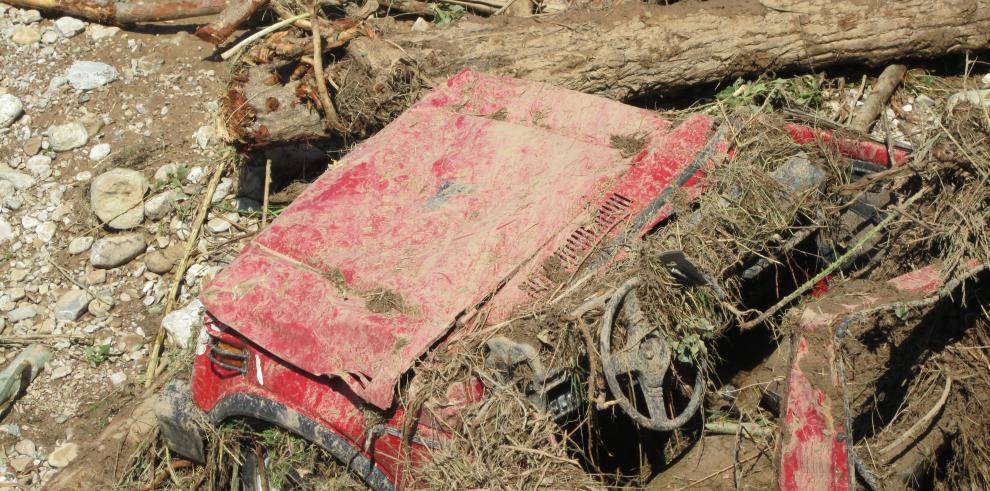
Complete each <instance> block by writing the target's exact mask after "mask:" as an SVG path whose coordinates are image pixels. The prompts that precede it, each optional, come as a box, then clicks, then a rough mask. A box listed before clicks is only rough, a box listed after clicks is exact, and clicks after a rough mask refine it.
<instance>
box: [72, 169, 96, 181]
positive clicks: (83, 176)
mask: <svg viewBox="0 0 990 491" xmlns="http://www.w3.org/2000/svg"><path fill="white" fill-rule="evenodd" d="M92 178H93V173H92V172H90V171H88V170H84V171H82V172H80V173H78V174H76V177H75V180H76V181H79V182H84V181H88V180H90V179H92Z"/></svg>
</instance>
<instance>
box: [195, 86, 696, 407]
mask: <svg viewBox="0 0 990 491" xmlns="http://www.w3.org/2000/svg"><path fill="white" fill-rule="evenodd" d="M706 124H707V123H706ZM669 126H670V123H669V122H667V121H666V120H664V119H662V118H660V117H659V116H658V115H657V114H655V113H652V112H649V111H644V110H640V109H636V108H632V107H629V106H625V105H623V104H620V103H617V102H613V101H609V100H606V99H602V98H599V97H594V96H589V95H585V94H580V93H575V92H571V91H567V90H563V89H557V88H553V87H549V86H545V85H541V84H536V83H531V82H524V81H520V80H514V79H504V78H496V77H490V76H486V75H481V74H477V73H474V72H471V71H464V72H461V73H460V74H458V75H457V76H455V77H454V78H452V79H451V80H449V81H448V82H447V84H446V86H444V87H440V88H438V89H436V90H435V91H433V92H431V93H430V94H429V95H428V96H426V97H425V98H424V99H423V100H421V101H420V102H419V103H417V104H415V105H414V106H413V107H412V108H410V109H409V110H408V111H406V112H405V113H403V114H402V115H401V116H400V117H399V118H397V119H396V120H395V121H394V122H393V123H392V124H390V125H388V126H387V127H386V128H385V129H383V130H382V131H380V132H379V133H378V134H376V135H375V136H374V137H372V138H370V139H368V140H367V141H365V142H364V143H363V144H361V145H360V146H359V147H357V148H356V149H355V150H354V151H352V152H351V153H350V154H348V155H347V157H346V158H345V159H344V160H343V161H341V162H340V163H339V164H338V165H337V166H335V167H334V168H333V169H331V170H329V171H327V172H326V173H325V174H324V175H323V176H322V177H320V178H319V179H318V180H317V181H316V182H314V183H313V184H312V185H310V186H309V188H308V189H307V190H306V192H305V193H303V194H302V195H301V196H300V197H299V198H298V199H296V201H295V202H293V204H292V205H291V206H289V207H288V208H287V209H286V210H285V211H284V212H283V213H282V214H281V215H280V216H279V217H278V218H277V219H276V220H275V221H273V222H272V223H271V225H270V226H269V227H268V228H267V229H266V230H264V231H263V232H262V233H261V234H259V235H258V237H257V238H256V239H255V240H254V241H253V242H252V243H251V244H249V245H248V246H247V247H246V248H245V249H244V250H243V251H242V252H241V253H240V255H239V256H238V257H237V258H236V259H235V260H234V261H233V262H232V263H231V264H230V265H229V266H228V267H227V268H226V269H225V270H224V271H223V272H221V273H220V274H219V275H217V277H216V278H215V279H214V280H213V281H212V282H211V283H210V284H209V285H208V286H207V288H206V289H205V290H204V292H203V294H202V296H201V299H202V302H203V303H204V304H205V305H206V307H207V308H208V310H209V311H210V312H211V313H212V314H213V315H214V316H215V317H216V318H217V319H218V320H219V321H220V322H222V323H223V324H225V325H227V326H228V327H230V328H231V329H233V330H235V331H238V332H239V333H241V334H242V335H244V336H245V337H247V338H248V339H250V340H251V341H252V342H254V343H256V344H258V345H260V346H261V347H262V348H264V349H265V350H267V351H269V352H271V353H272V354H273V355H275V356H277V357H279V358H281V359H283V360H284V361H285V362H287V363H289V364H291V365H294V366H296V367H298V368H300V369H302V370H305V371H307V372H310V373H313V374H316V375H328V376H338V377H341V378H342V379H343V380H345V381H346V382H347V383H348V385H349V386H350V387H351V388H352V389H353V390H354V392H355V393H356V394H357V395H359V396H360V397H362V398H363V399H365V400H367V401H368V402H370V403H372V404H374V405H376V406H379V407H387V406H389V405H390V404H391V402H392V399H393V397H394V386H395V384H396V381H397V380H398V377H399V376H400V375H401V374H402V373H403V372H405V371H406V370H408V369H409V368H410V366H411V365H412V363H413V361H414V360H415V359H416V358H417V357H419V356H420V355H422V354H423V353H424V352H425V351H426V350H427V349H428V348H429V347H430V346H431V345H432V344H433V343H434V342H436V341H437V340H438V339H439V338H440V337H441V336H443V335H444V334H445V333H447V332H448V330H449V329H450V328H451V327H452V326H453V325H454V322H455V320H456V319H457V318H458V316H459V315H460V314H462V313H463V312H465V311H466V310H467V309H470V308H472V307H474V306H476V305H478V304H479V303H480V302H482V301H484V300H485V299H486V298H487V297H489V296H491V294H492V293H493V292H495V291H496V290H497V289H498V288H499V286H500V285H504V284H505V283H506V282H507V281H508V280H509V279H510V278H512V277H513V276H515V275H517V274H518V273H519V271H520V270H521V269H522V266H523V265H524V264H526V263H527V261H529V260H531V259H532V258H533V256H534V254H536V252H537V251H539V250H541V249H542V248H544V247H545V246H546V245H547V244H548V242H550V241H551V240H553V239H554V238H557V237H563V236H564V235H563V234H565V233H566V232H567V231H569V230H570V229H572V228H573V227H574V226H575V220H577V219H578V218H579V217H581V216H583V215H582V213H583V212H585V211H586V209H587V208H588V207H589V205H590V204H591V203H593V202H595V201H596V200H599V199H600V198H601V197H602V196H603V195H604V193H606V192H607V191H608V190H609V189H610V188H611V187H612V186H614V184H615V182H616V180H617V179H618V177H619V176H621V175H623V174H625V173H626V171H627V170H629V169H630V165H631V164H630V161H629V159H628V158H625V157H623V156H622V151H621V150H619V149H616V148H613V143H612V140H613V139H614V137H615V136H627V135H633V134H638V135H645V136H647V140H648V141H647V146H655V145H656V144H657V143H658V142H659V141H662V139H663V137H664V135H665V134H667V132H668V128H669ZM641 156H642V153H641V155H640V157H641Z"/></svg>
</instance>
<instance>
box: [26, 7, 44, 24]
mask: <svg viewBox="0 0 990 491" xmlns="http://www.w3.org/2000/svg"><path fill="white" fill-rule="evenodd" d="M40 21H41V12H38V11H37V10H34V9H31V10H22V11H21V23H22V24H34V23H35V22H40Z"/></svg>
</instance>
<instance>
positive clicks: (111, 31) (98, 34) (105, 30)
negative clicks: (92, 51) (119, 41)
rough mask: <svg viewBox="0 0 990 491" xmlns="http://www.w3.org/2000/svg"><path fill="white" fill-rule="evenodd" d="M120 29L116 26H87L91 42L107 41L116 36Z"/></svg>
mask: <svg viewBox="0 0 990 491" xmlns="http://www.w3.org/2000/svg"><path fill="white" fill-rule="evenodd" d="M118 32H120V28H119V27H117V26H102V25H100V24H90V25H89V37H90V39H92V40H93V41H100V40H103V39H109V38H112V37H114V36H116V35H117V33H118Z"/></svg>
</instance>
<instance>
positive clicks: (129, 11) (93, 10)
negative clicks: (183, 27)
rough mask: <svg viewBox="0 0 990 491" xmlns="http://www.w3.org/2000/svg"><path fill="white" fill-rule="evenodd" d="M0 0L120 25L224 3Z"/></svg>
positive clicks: (200, 12)
mask: <svg viewBox="0 0 990 491" xmlns="http://www.w3.org/2000/svg"><path fill="white" fill-rule="evenodd" d="M3 3H6V4H8V5H12V6H14V7H18V8H22V9H38V10H40V11H42V12H45V13H46V14H50V15H68V16H72V17H78V18H80V19H86V20H88V21H91V22H100V23H103V24H121V25H126V24H134V23H137V22H161V21H166V20H176V19H188V18H191V17H201V16H204V15H211V14H216V13H219V12H221V11H222V10H223V9H224V8H225V7H226V6H227V1H226V0H163V1H154V0H148V1H144V0H135V1H133V2H127V1H116V0H4V2H3Z"/></svg>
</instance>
